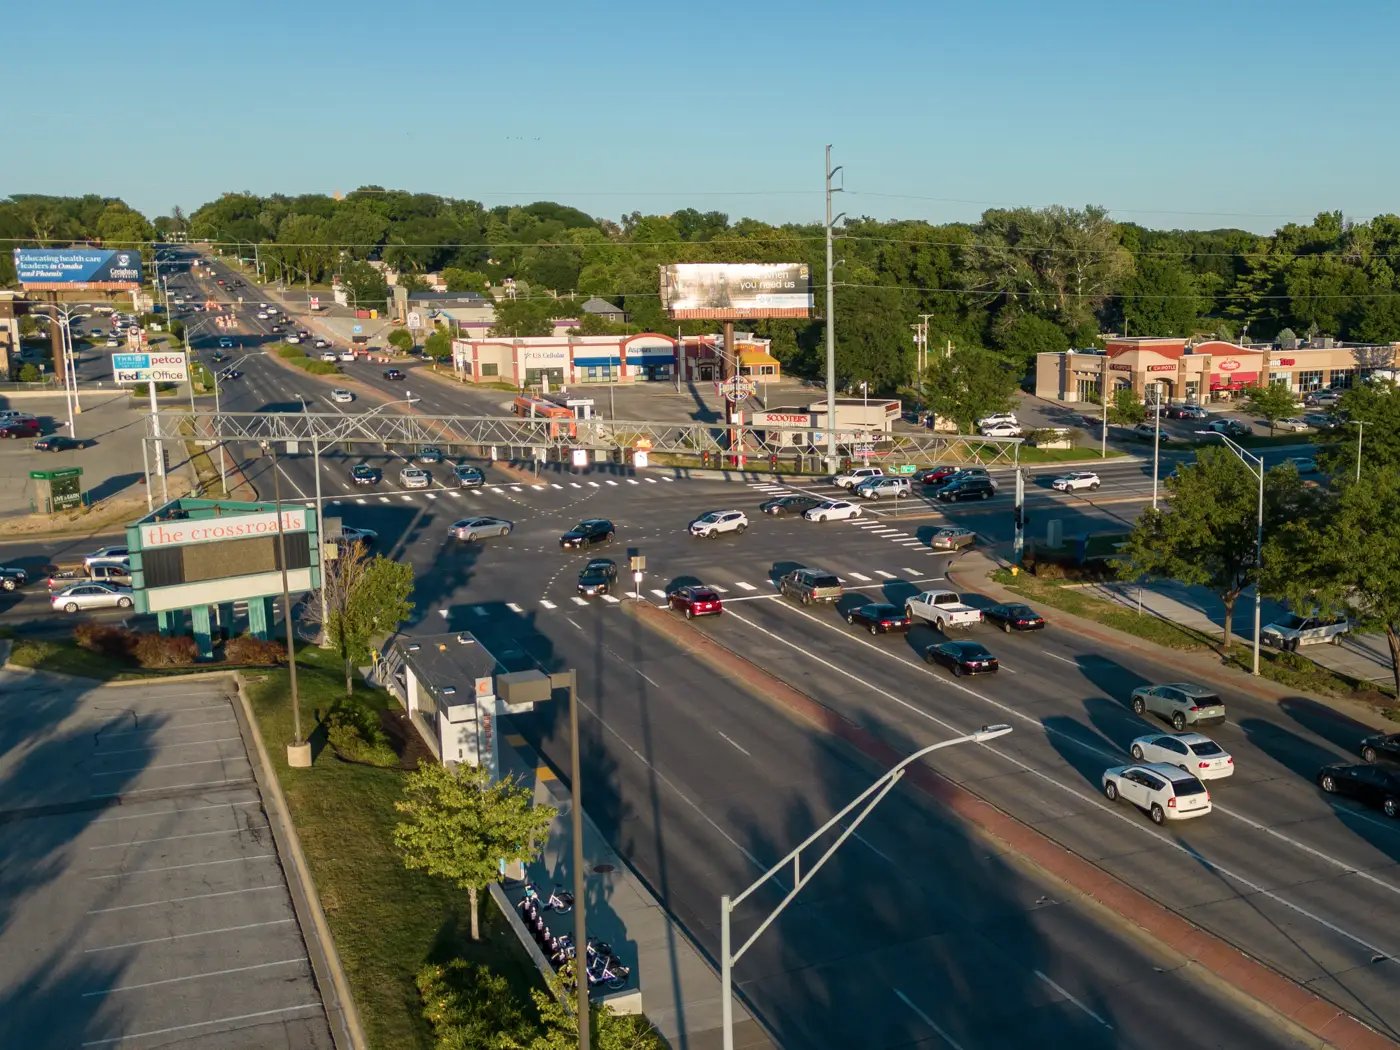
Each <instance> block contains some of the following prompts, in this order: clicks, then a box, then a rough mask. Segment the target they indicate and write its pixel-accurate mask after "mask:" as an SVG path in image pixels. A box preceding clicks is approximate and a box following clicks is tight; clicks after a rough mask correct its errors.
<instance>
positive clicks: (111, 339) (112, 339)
mask: <svg viewBox="0 0 1400 1050" xmlns="http://www.w3.org/2000/svg"><path fill="white" fill-rule="evenodd" d="M107 345H108V346H121V345H122V342H121V340H120V339H118V338H117V337H116V336H114V335H109V336H108V337H107Z"/></svg>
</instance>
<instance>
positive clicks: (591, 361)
mask: <svg viewBox="0 0 1400 1050" xmlns="http://www.w3.org/2000/svg"><path fill="white" fill-rule="evenodd" d="M621 364H622V359H621V358H620V357H617V356H613V357H576V358H574V367H575V368H611V367H616V366H620V365H621Z"/></svg>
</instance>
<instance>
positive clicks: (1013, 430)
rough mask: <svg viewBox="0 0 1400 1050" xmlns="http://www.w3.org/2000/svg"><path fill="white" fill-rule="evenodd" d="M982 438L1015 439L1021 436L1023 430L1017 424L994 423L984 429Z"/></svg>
mask: <svg viewBox="0 0 1400 1050" xmlns="http://www.w3.org/2000/svg"><path fill="white" fill-rule="evenodd" d="M982 436H983V437H989V438H1014V437H1020V436H1021V428H1020V427H1018V426H1017V425H1016V424H1015V423H993V424H992V425H991V426H986V427H983V428H982Z"/></svg>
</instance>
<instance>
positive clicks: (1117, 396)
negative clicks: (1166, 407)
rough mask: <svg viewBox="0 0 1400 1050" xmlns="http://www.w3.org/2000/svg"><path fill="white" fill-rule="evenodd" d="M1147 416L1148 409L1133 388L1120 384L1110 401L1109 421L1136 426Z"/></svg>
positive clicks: (1125, 425)
mask: <svg viewBox="0 0 1400 1050" xmlns="http://www.w3.org/2000/svg"><path fill="white" fill-rule="evenodd" d="M1146 418H1147V409H1146V408H1144V407H1143V404H1142V402H1141V401H1139V400H1138V396H1137V394H1135V393H1133V388H1132V387H1129V386H1120V387H1119V388H1118V389H1117V390H1115V391H1114V392H1113V400H1112V401H1110V402H1109V403H1108V421H1109V422H1110V423H1113V424H1116V425H1117V426H1122V427H1135V426H1137V425H1138V424H1139V423H1141V422H1142V421H1143V420H1144V419H1146Z"/></svg>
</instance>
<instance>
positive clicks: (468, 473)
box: [452, 464, 486, 489]
mask: <svg viewBox="0 0 1400 1050" xmlns="http://www.w3.org/2000/svg"><path fill="white" fill-rule="evenodd" d="M452 480H453V481H455V482H456V483H457V487H458V488H463V489H479V488H481V486H482V485H485V484H486V475H485V474H483V473H482V472H481V470H480V468H478V467H469V466H467V465H465V464H459V465H457V466H455V467H453V468H452Z"/></svg>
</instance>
